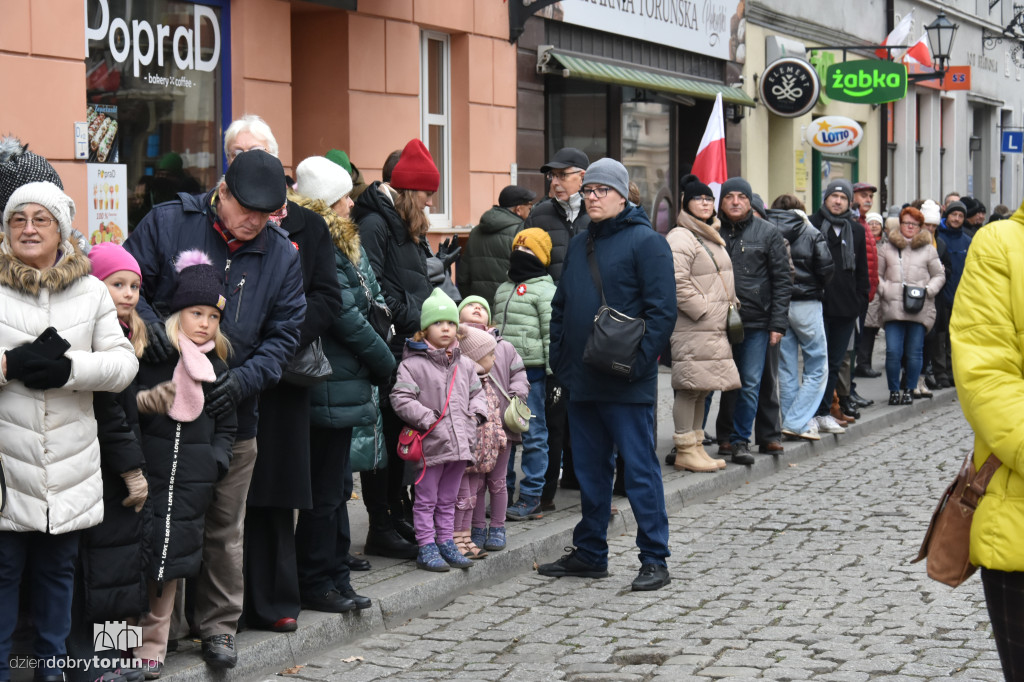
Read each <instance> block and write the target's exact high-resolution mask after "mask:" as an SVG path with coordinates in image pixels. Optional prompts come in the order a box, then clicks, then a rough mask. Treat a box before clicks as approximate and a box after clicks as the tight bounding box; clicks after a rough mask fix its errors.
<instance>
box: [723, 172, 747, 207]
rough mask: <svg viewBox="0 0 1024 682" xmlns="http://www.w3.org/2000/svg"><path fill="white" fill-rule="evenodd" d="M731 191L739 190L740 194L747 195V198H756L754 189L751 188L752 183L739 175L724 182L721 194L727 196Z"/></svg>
mask: <svg viewBox="0 0 1024 682" xmlns="http://www.w3.org/2000/svg"><path fill="white" fill-rule="evenodd" d="M729 192H739V193H740V194H743V195H745V196H746V197H747V199H749V200H751V201H753V200H754V190H753V189H751V187H750V183H749V182H747V181H746V180H744V179H743V178H741V177H739V176H737V177H735V178H729V179H728V180H726V181H725V182H723V183H722V193H721V196H722V197H723V198H725V197H727V196H728V195H729Z"/></svg>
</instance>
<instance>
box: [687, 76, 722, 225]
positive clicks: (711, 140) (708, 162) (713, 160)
mask: <svg viewBox="0 0 1024 682" xmlns="http://www.w3.org/2000/svg"><path fill="white" fill-rule="evenodd" d="M690 172H691V173H693V174H694V175H696V176H697V177H698V178H700V181H701V182H703V183H704V184H706V185H707V186H708V187H710V188H711V191H712V192H714V194H715V208H716V209H717V208H718V195H719V192H720V191H721V189H722V183H723V182H725V181H726V180H728V179H729V171H728V169H727V168H726V163H725V117H724V116H723V115H722V93H718V94H717V95H715V106H714V107H713V108H712V109H711V118H709V119H708V127H707V128H705V129H704V137H702V138H701V140H700V148H699V149H698V150H697V157H696V158H695V159H694V160H693V169H692V170H691V171H690Z"/></svg>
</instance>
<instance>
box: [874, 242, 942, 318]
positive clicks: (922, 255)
mask: <svg viewBox="0 0 1024 682" xmlns="http://www.w3.org/2000/svg"><path fill="white" fill-rule="evenodd" d="M907 246H908V244H907V238H906V237H904V236H903V233H901V232H900V229H899V227H898V226H897V227H896V228H895V229H893V230H892V231H891V232H889V241H888V242H886V243H885V244H884V245H882V246H881V247H880V248H879V250H878V293H879V297H880V298H881V300H882V323H883V324H884V323H886V322H892V321H893V320H902V321H908V322H920V323H921V324H923V325H924V328H925V329H926V330H927V329H931V328H932V325H933V324H935V297H936V296H938V295H939V292H940V291H942V285H943V284H945V282H946V273H945V269H944V268H943V267H942V263H941V262H940V261H939V254H938V252H936V251H935V247H934V246H932V234H931V232H929V231H928V230H921V231H920V232H918V233H917V234H916V235H914V238H913V239H912V240H911V241H910V244H909V246H910V248H909V249H908V248H907ZM901 253H902V256H903V278H902V279H901V278H900V254H901ZM904 282H906V283H907V284H913V285H916V286H923V287H925V289H926V290H927V293H926V294H925V301H924V308H922V309H921V310H920V311H919V312H916V313H913V314H910V313H907V311H905V310H904V309H903V283H904Z"/></svg>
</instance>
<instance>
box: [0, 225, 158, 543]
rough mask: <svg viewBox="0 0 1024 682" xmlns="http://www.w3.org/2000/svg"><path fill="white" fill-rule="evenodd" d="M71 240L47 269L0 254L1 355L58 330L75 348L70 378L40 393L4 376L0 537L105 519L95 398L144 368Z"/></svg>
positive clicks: (1, 388)
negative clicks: (3, 488)
mask: <svg viewBox="0 0 1024 682" xmlns="http://www.w3.org/2000/svg"><path fill="white" fill-rule="evenodd" d="M91 269H92V268H91V265H90V263H89V259H88V258H87V257H86V256H85V255H83V254H82V253H81V252H80V251H79V249H78V248H77V247H76V246H74V245H72V243H71V242H68V241H65V242H64V243H63V244H62V245H61V252H60V255H59V257H58V260H57V263H56V264H55V265H54V266H53V267H51V268H47V269H45V270H41V271H40V270H37V269H35V268H33V267H30V266H28V265H25V264H24V263H22V262H21V261H20V260H18V259H17V258H15V257H14V256H13V255H11V254H9V253H4V252H0V309H2V311H3V313H2V315H0V354H3V353H6V352H7V351H8V350H11V349H13V348H17V347H18V346H21V345H23V344H26V343H31V342H32V341H34V340H35V339H36V337H38V336H39V335H40V334H42V333H43V331H44V330H46V328H47V327H51V326H52V327H55V328H56V329H57V333H58V334H60V335H61V336H62V337H63V338H64V339H65V340H66V341H67V342H68V343H70V344H71V348H70V349H69V350H68V351H67V352H66V353H65V356H66V357H67V358H68V359H70V360H71V376H70V377H69V378H68V381H67V383H66V384H64V385H63V386H61V387H60V388H52V389H49V390H46V391H38V390H35V389H31V388H28V387H26V386H25V384H23V383H22V382H21V381H18V380H8V378H7V377H6V376H0V444H2V445H0V453H2V455H0V456H2V458H3V466H4V471H5V472H6V477H7V496H8V500H7V506H6V508H5V509H4V511H3V513H2V514H0V531H21V532H24V531H38V532H40V533H51V534H53V535H59V534H61V533H68V532H71V531H76V530H82V529H85V528H90V527H92V526H95V525H96V524H98V523H99V522H100V521H102V520H103V481H102V478H101V475H100V448H99V443H98V441H97V439H96V418H95V416H94V412H93V391H111V392H117V391H121V390H123V389H124V388H125V387H126V386H128V384H130V383H131V381H132V379H133V378H134V377H135V373H136V372H137V371H138V367H139V362H138V360H137V359H136V357H135V353H134V352H133V350H132V346H131V344H130V343H129V342H128V339H126V338H125V337H124V334H123V333H122V332H121V326H120V325H119V324H118V322H117V312H116V310H115V308H114V302H113V300H111V298H110V294H109V292H108V291H107V287H106V285H105V284H103V282H101V281H99V280H98V279H96V278H95V277H93V276H92V275H90V274H89V272H90V271H91Z"/></svg>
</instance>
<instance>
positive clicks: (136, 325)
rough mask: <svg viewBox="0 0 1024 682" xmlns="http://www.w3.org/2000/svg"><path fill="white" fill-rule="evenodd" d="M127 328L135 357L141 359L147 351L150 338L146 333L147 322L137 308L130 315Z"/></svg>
mask: <svg viewBox="0 0 1024 682" xmlns="http://www.w3.org/2000/svg"><path fill="white" fill-rule="evenodd" d="M127 326H128V340H129V341H131V343H132V348H134V349H135V357H137V358H141V357H142V353H143V351H145V350H146V344H147V343H149V336H148V335H147V333H146V322H145V320H143V319H142V316H141V315H139V311H138V310H136V309H135V308H132V311H131V312H130V313H128V324H127Z"/></svg>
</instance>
